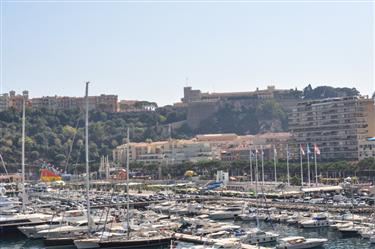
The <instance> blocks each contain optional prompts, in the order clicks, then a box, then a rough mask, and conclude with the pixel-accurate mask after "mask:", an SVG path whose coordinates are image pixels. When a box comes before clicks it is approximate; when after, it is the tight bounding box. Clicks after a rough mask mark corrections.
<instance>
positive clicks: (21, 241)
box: [0, 222, 375, 249]
mask: <svg viewBox="0 0 375 249" xmlns="http://www.w3.org/2000/svg"><path fill="white" fill-rule="evenodd" d="M235 223H236V224H238V225H241V226H242V227H243V228H254V227H255V226H256V225H255V223H254V222H235ZM260 228H262V229H263V230H266V231H270V230H272V229H274V231H275V232H277V233H279V234H280V237H285V236H294V235H298V236H304V237H306V238H327V239H328V242H327V243H326V244H325V246H324V248H325V249H369V248H371V249H375V244H370V241H369V240H366V239H362V238H361V237H355V238H343V237H342V236H341V234H340V233H339V232H338V231H337V230H334V229H332V228H299V227H296V226H291V225H286V224H279V223H270V222H267V223H266V222H261V223H260ZM264 246H265V247H270V248H272V247H274V245H264ZM42 248H43V242H42V240H30V239H26V238H25V237H24V236H22V235H15V234H10V235H4V236H3V235H2V236H1V239H0V249H42ZM167 248H168V247H166V248H165V249H167ZM159 249H161V248H159Z"/></svg>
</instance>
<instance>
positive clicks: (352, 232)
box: [338, 225, 363, 237]
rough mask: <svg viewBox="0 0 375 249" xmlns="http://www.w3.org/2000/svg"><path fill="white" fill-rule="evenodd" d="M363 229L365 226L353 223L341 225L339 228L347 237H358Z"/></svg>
mask: <svg viewBox="0 0 375 249" xmlns="http://www.w3.org/2000/svg"><path fill="white" fill-rule="evenodd" d="M361 229H363V227H361V226H358V225H357V226H356V225H351V226H347V227H340V228H338V230H339V231H340V233H341V234H342V236H345V237H356V236H360V233H359V232H360V230H361Z"/></svg>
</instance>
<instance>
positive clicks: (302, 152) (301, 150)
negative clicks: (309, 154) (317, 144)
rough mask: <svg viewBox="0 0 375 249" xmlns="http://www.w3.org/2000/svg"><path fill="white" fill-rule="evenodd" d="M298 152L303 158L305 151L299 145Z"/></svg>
mask: <svg viewBox="0 0 375 249" xmlns="http://www.w3.org/2000/svg"><path fill="white" fill-rule="evenodd" d="M299 150H300V152H301V154H302V156H304V155H305V151H304V150H303V145H302V144H300V145H299Z"/></svg>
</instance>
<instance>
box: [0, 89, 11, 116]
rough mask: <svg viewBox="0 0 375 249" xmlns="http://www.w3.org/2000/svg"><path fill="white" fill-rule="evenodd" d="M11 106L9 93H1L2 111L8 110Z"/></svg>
mask: <svg viewBox="0 0 375 249" xmlns="http://www.w3.org/2000/svg"><path fill="white" fill-rule="evenodd" d="M8 108H9V94H7V93H4V94H1V95H0V112H2V111H6V110H8Z"/></svg>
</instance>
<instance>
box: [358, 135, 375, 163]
mask: <svg viewBox="0 0 375 249" xmlns="http://www.w3.org/2000/svg"><path fill="white" fill-rule="evenodd" d="M370 157H373V158H375V139H374V138H372V139H366V140H359V142H358V159H359V160H362V159H365V158H370Z"/></svg>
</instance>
